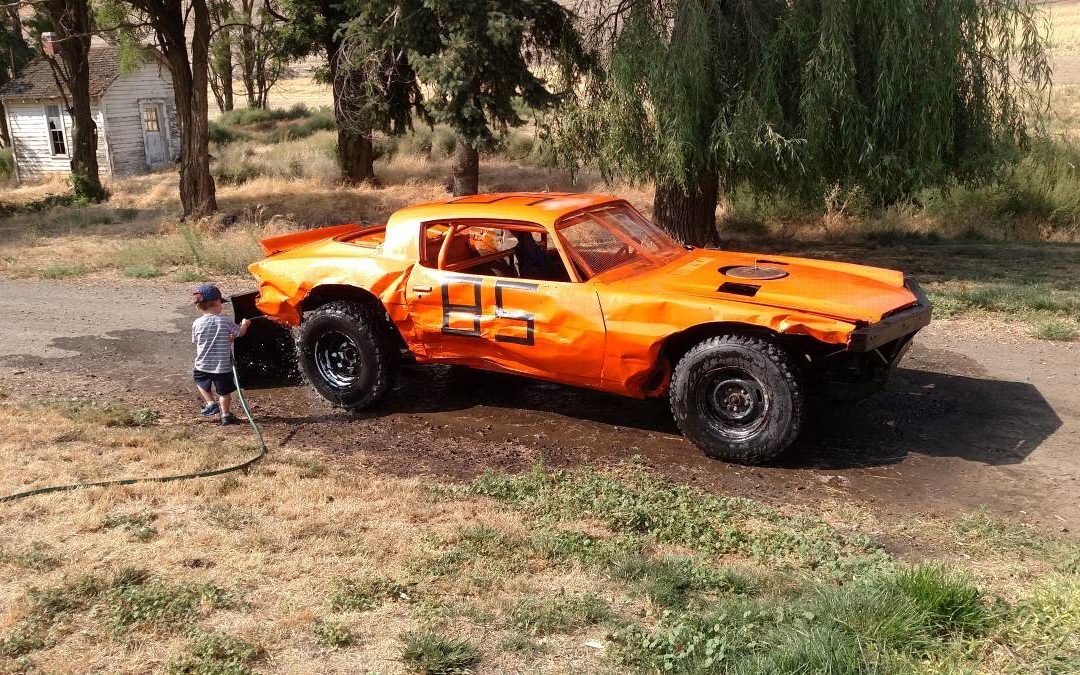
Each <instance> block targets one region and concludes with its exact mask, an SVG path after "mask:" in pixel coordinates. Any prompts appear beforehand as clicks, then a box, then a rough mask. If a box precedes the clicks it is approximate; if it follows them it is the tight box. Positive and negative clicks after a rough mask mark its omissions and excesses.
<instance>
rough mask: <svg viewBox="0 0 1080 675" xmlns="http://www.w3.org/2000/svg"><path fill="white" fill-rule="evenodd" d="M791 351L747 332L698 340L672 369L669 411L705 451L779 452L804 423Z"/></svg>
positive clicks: (752, 456) (759, 455)
mask: <svg viewBox="0 0 1080 675" xmlns="http://www.w3.org/2000/svg"><path fill="white" fill-rule="evenodd" d="M795 372H796V371H795V367H794V365H793V363H792V361H791V358H790V357H789V356H788V354H787V353H786V352H784V351H783V350H782V349H781V348H780V347H779V346H777V345H776V344H774V343H772V342H770V341H768V340H766V339H763V338H759V337H755V336H750V335H722V336H718V337H713V338H710V339H708V340H705V341H703V342H700V343H698V344H697V345H695V346H694V347H693V348H691V349H690V351H688V352H687V353H686V354H685V355H683V357H682V358H681V359H680V360H679V362H678V364H677V365H676V366H675V371H674V373H673V374H672V377H671V388H670V392H669V397H670V399H671V412H672V414H673V415H674V416H675V421H676V422H677V423H678V425H679V428H680V429H682V432H683V434H684V435H686V437H687V438H689V439H690V440H691V441H693V442H694V444H695V445H697V446H698V447H699V448H701V449H702V451H703V452H705V454H706V455H708V456H709V457H712V458H714V459H722V460H725V461H730V462H739V463H743V464H760V463H762V462H766V461H768V460H770V459H772V458H773V457H775V456H776V455H778V454H780V453H781V452H783V451H784V450H785V449H787V447H788V446H789V445H791V443H792V442H793V441H794V440H795V438H796V437H797V436H798V435H799V430H800V429H801V428H802V417H803V396H802V390H801V388H800V387H799V382H798V379H797V377H796V375H795Z"/></svg>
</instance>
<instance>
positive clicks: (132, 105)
mask: <svg viewBox="0 0 1080 675" xmlns="http://www.w3.org/2000/svg"><path fill="white" fill-rule="evenodd" d="M102 101H103V102H104V107H105V113H106V115H107V116H108V117H107V119H106V126H107V128H108V138H107V143H108V152H109V156H110V157H111V159H112V169H113V175H115V176H131V175H136V174H143V173H146V172H147V171H149V170H150V168H149V167H148V166H147V164H146V148H145V147H144V145H143V128H142V115H141V113H140V111H139V105H140V104H141V103H143V102H146V101H155V102H159V103H162V104H163V106H164V109H165V120H164V124H163V125H162V127H163V128H165V129H168V130H169V144H168V147H169V154H170V156H171V158H172V159H173V160H175V159H177V158H178V157H179V156H180V135H179V133H178V124H177V116H176V101H175V99H174V98H173V86H172V77H171V76H170V75H169V70H168V68H166V67H165V65H164V64H162V63H161V62H159V61H157V60H151V61H150V62H148V63H144V64H143V65H142V66H140V67H139V68H137V69H136V70H134V71H133V72H130V73H127V74H122V75H120V76H119V77H117V78H116V79H115V80H114V81H113V83H112V84H111V85H109V88H108V89H106V90H105V95H104V96H103V97H102Z"/></svg>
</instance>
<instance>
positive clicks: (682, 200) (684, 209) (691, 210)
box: [653, 173, 720, 246]
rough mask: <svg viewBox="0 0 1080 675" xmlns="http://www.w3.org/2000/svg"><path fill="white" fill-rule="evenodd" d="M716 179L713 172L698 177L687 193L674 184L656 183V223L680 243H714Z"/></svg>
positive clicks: (718, 186)
mask: <svg viewBox="0 0 1080 675" xmlns="http://www.w3.org/2000/svg"><path fill="white" fill-rule="evenodd" d="M719 191H720V181H719V178H718V177H717V175H716V174H715V173H710V174H708V175H706V176H703V177H701V178H699V179H698V181H697V183H696V185H693V186H692V187H691V191H690V193H689V194H688V193H687V192H686V191H685V190H684V189H683V188H681V187H680V186H679V185H678V184H676V183H667V182H658V183H657V184H656V190H655V197H654V203H653V216H654V219H655V221H656V224H657V225H659V226H660V227H662V228H664V229H665V230H667V232H668V234H670V235H671V236H673V237H675V238H676V239H678V240H679V241H680V242H682V243H684V244H691V245H693V246H707V245H709V244H715V243H716V242H717V241H718V240H719V237H718V236H717V232H716V203H717V201H718V199H719V196H720V194H719Z"/></svg>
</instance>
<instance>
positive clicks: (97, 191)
mask: <svg viewBox="0 0 1080 675" xmlns="http://www.w3.org/2000/svg"><path fill="white" fill-rule="evenodd" d="M79 166H80V168H79V169H78V170H72V172H71V175H70V176H69V177H68V182H69V183H71V188H72V191H73V192H74V195H75V201H76V203H79V204H97V203H98V202H103V201H105V200H106V199H108V198H109V193H108V192H106V191H105V188H104V187H102V185H101V179H100V178H98V177H97V176H92V175H90V173H89V172H88V171H86V170H85V169H86V167H85V165H82V164H80V165H79Z"/></svg>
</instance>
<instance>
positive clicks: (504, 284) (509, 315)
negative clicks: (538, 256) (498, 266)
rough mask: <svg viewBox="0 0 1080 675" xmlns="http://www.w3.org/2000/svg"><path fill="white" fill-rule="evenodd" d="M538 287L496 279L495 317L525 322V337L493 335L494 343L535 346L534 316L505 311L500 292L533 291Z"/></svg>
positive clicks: (516, 310)
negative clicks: (513, 290)
mask: <svg viewBox="0 0 1080 675" xmlns="http://www.w3.org/2000/svg"><path fill="white" fill-rule="evenodd" d="M539 287H540V284H530V283H528V282H525V281H506V280H504V279H498V280H497V281H496V282H495V316H497V317H499V318H500V319H513V320H514V321H524V322H525V337H523V338H520V337H512V336H510V335H498V334H496V335H495V342H512V343H513V344H517V345H528V346H530V347H531V346H533V345H534V344H536V340H535V338H534V337H533V327H534V326H535V324H536V315H535V314H533V313H532V312H526V311H523V310H520V309H506V308H505V307H503V303H502V297H503V296H502V292H503V289H504V288H514V289H517V290H519V291H535V290H536V289H537V288H539Z"/></svg>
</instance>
